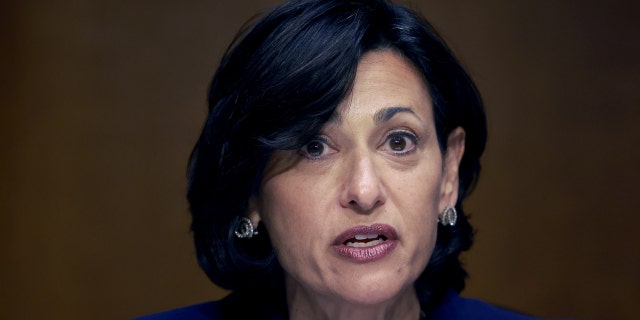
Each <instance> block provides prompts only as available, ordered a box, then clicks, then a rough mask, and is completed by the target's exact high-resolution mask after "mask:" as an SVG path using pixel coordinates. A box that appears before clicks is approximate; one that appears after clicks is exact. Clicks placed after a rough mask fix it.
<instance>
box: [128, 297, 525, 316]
mask: <svg viewBox="0 0 640 320" xmlns="http://www.w3.org/2000/svg"><path fill="white" fill-rule="evenodd" d="M231 296H233V294H231V295H230V296H228V297H227V298H224V299H222V300H220V301H213V302H206V303H202V304H197V305H193V306H189V307H185V308H180V309H175V310H171V311H165V312H161V313H157V314H153V315H148V316H143V317H140V318H136V320H179V319H180V320H182V319H189V320H228V319H235V318H237V319H247V318H246V316H247V314H246V311H247V310H241V307H238V309H240V310H233V311H234V312H233V313H231V314H230V313H229V311H230V310H228V309H229V308H225V305H226V304H228V301H229V300H233V298H231ZM249 305H251V304H250V303H248V304H245V307H244V308H245V309H246V308H251V307H249ZM276 314H277V313H276ZM249 319H268V320H284V319H286V316H283V315H282V314H279V315H276V316H266V317H261V316H257V317H256V316H255V315H254V316H250V317H249ZM430 319H431V320H463V319H465V320H466V319H472V320H533V319H536V318H534V317H530V316H525V315H522V314H519V313H516V312H513V311H509V310H506V309H502V308H499V307H496V306H493V305H491V304H488V303H486V302H483V301H480V300H476V299H470V298H463V297H460V296H459V295H458V294H457V293H456V292H455V291H453V290H451V291H449V292H448V293H447V295H446V296H445V298H444V301H443V302H442V303H441V304H440V305H439V306H438V308H436V309H435V311H434V312H433V314H432V315H431V317H430Z"/></svg>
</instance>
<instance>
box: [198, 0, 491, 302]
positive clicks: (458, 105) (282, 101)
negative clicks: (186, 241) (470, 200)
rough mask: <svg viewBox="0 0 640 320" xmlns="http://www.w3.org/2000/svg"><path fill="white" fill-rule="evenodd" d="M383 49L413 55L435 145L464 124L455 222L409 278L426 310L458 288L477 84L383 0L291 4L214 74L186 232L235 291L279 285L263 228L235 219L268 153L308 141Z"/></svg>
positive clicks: (427, 31)
mask: <svg viewBox="0 0 640 320" xmlns="http://www.w3.org/2000/svg"><path fill="white" fill-rule="evenodd" d="M381 49H389V50H393V51H394V52H397V53H398V54H400V55H401V56H403V57H404V58H405V59H407V61H410V62H411V63H413V65H414V66H415V67H416V68H417V70H418V71H419V72H420V73H421V74H422V75H423V76H424V79H425V81H426V84H427V86H428V88H429V91H430V94H431V97H432V100H433V114H434V119H435V126H436V130H437V136H438V142H439V145H440V148H441V150H442V151H443V152H444V151H445V150H446V147H447V146H446V143H447V136H448V134H449V133H450V132H451V131H452V130H453V129H455V128H456V127H459V126H460V127H462V128H463V129H464V130H465V132H466V141H465V152H464V156H463V158H462V161H461V164H460V170H459V179H460V183H459V197H458V201H457V203H456V209H457V211H458V222H457V224H456V225H455V226H454V227H441V226H440V227H438V237H437V241H436V246H435V249H434V252H433V254H432V256H431V259H430V261H429V263H428V265H427V268H426V269H425V271H424V272H423V273H422V275H421V276H420V277H419V278H418V280H417V281H416V283H415V287H416V290H417V292H418V297H419V299H420V301H421V304H422V308H423V309H426V310H431V309H432V308H433V307H434V306H435V305H436V304H437V303H438V302H439V301H440V299H442V297H443V296H444V294H445V293H446V292H447V291H448V290H451V289H454V290H457V291H461V290H462V289H463V288H464V283H465V278H466V272H465V270H464V268H463V267H462V265H461V263H460V260H459V255H460V253H461V252H462V251H465V250H467V249H469V248H470V246H471V244H472V241H473V240H472V239H473V229H472V227H471V225H470V224H469V222H468V220H467V216H466V215H465V214H464V211H463V208H462V201H463V200H464V198H465V197H466V196H467V195H468V194H469V192H471V190H472V189H473V187H474V185H475V182H476V180H477V177H478V174H479V171H480V161H479V160H480V156H481V154H482V152H483V151H484V148H485V144H486V136H487V129H486V120H485V114H484V110H483V106H482V101H481V98H480V95H479V93H478V91H477V90H476V87H475V85H474V84H473V82H472V80H471V79H470V77H469V76H468V74H467V73H466V72H465V71H464V69H463V68H462V67H461V66H460V63H459V62H458V61H457V60H456V58H455V57H454V55H453V54H452V52H451V50H450V49H449V48H448V46H447V45H446V44H445V42H444V41H443V40H442V39H441V38H440V36H439V35H438V34H437V33H436V31H435V30H434V29H433V28H432V27H431V25H430V24H429V23H428V22H427V21H426V20H425V19H424V18H422V17H421V16H420V15H419V14H417V13H415V12H413V11H412V10H410V9H408V8H406V7H403V6H400V5H398V4H394V3H392V2H390V1H385V0H322V1H318V0H294V1H288V2H286V3H284V4H281V5H280V6H277V7H275V8H274V9H272V10H271V11H270V12H268V13H267V14H266V15H264V16H263V17H262V18H261V19H259V20H257V22H255V23H253V24H250V25H248V26H247V27H245V28H244V29H243V30H242V31H241V32H240V33H239V34H238V36H237V37H236V39H235V40H234V41H233V42H232V44H231V46H230V47H229V48H228V49H227V52H226V53H225V55H224V57H223V58H222V61H221V63H220V66H219V68H218V70H217V72H216V73H215V75H214V77H213V80H212V82H211V86H210V91H209V114H208V117H207V120H206V123H205V125H204V128H203V130H202V134H201V135H200V137H199V139H198V141H197V143H196V145H195V148H194V149H193V152H192V154H191V158H190V162H189V171H188V199H189V203H190V210H191V214H192V218H193V220H192V225H191V229H192V232H193V237H194V241H195V247H196V253H197V257H198V261H199V263H200V266H201V267H202V268H203V269H204V271H205V272H206V274H207V275H208V277H209V278H210V279H211V281H213V282H214V283H215V284H217V285H219V286H221V287H223V288H226V289H230V290H236V291H243V290H246V289H248V288H252V290H256V288H269V287H271V288H273V287H274V286H282V270H281V267H280V265H279V264H278V261H277V259H276V258H275V254H274V251H273V248H272V247H271V244H270V242H269V239H268V230H265V229H264V227H263V226H262V224H261V225H260V229H259V231H260V232H259V236H258V238H257V239H256V238H253V239H250V240H243V239H236V238H235V237H234V234H233V229H234V228H233V226H234V225H235V223H236V222H237V220H238V219H239V218H240V217H242V216H244V215H245V214H246V211H247V206H248V200H249V198H250V197H251V196H252V195H255V194H257V192H258V189H259V186H260V182H261V180H262V173H263V170H264V168H265V164H266V163H267V161H268V160H269V158H270V156H271V154H272V153H273V151H275V150H281V149H297V148H300V147H302V146H303V145H304V144H305V143H307V142H309V140H310V139H312V138H313V137H314V136H315V135H316V134H317V133H318V132H319V130H320V129H321V128H322V126H323V125H324V124H325V122H326V121H327V120H328V119H329V118H330V117H331V116H332V115H333V114H334V113H335V110H336V107H337V105H338V104H339V103H340V102H341V101H342V100H343V99H344V97H345V96H346V95H347V94H348V93H349V92H350V90H351V87H352V85H353V82H354V79H355V73H356V68H357V65H358V62H359V61H360V59H361V57H362V56H363V55H364V54H365V53H367V52H370V51H373V50H381Z"/></svg>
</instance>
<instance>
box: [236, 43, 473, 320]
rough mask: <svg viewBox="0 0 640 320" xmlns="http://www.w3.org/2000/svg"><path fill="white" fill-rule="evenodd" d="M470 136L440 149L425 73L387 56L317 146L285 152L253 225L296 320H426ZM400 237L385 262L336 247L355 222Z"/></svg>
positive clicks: (375, 63) (457, 135) (270, 170)
mask: <svg viewBox="0 0 640 320" xmlns="http://www.w3.org/2000/svg"><path fill="white" fill-rule="evenodd" d="M464 139H465V135H464V131H463V130H462V129H461V128H457V129H455V130H453V131H452V132H451V134H450V135H449V137H448V140H447V141H448V143H447V148H446V151H445V153H444V154H443V153H442V152H441V151H440V148H439V146H438V142H437V137H436V131H435V124H434V119H433V114H432V103H431V97H430V95H429V91H428V89H427V86H426V84H425V82H424V80H423V78H422V76H421V75H420V74H419V73H418V72H417V70H416V69H415V68H414V67H413V66H412V64H411V63H409V62H408V61H407V60H405V59H404V58H402V57H401V56H399V55H398V54H396V53H394V52H392V51H390V50H383V51H374V52H370V53H367V54H366V55H364V56H363V57H362V59H361V61H360V63H359V65H358V69H357V73H356V79H355V83H354V87H353V90H352V92H351V94H350V95H349V96H348V97H347V98H346V99H345V100H344V101H343V102H342V103H341V104H340V105H339V106H338V108H337V114H336V116H335V117H334V118H333V119H332V120H330V121H329V122H328V123H327V124H326V125H325V127H324V128H323V129H322V130H321V132H320V134H319V136H318V138H317V139H316V140H314V141H313V142H311V143H310V144H308V145H307V146H306V147H303V148H302V149H301V150H298V151H278V152H276V153H275V154H274V156H273V157H272V159H271V161H270V164H269V165H268V167H267V169H266V171H265V178H264V180H263V182H262V186H261V190H260V193H259V195H258V196H255V197H253V198H252V199H251V200H250V207H249V212H248V217H249V218H250V219H251V220H252V222H253V223H254V224H257V223H264V224H265V226H266V228H267V230H269V235H270V237H271V241H272V244H273V246H274V248H275V250H276V253H277V255H278V260H279V262H280V263H281V265H282V267H283V268H284V270H285V272H286V280H285V281H286V290H287V302H288V306H289V313H290V317H291V319H418V317H419V312H420V307H419V303H418V299H417V296H416V293H415V290H414V288H413V283H414V281H415V280H416V279H417V277H418V276H419V275H420V273H422V271H423V270H424V268H425V267H426V265H427V263H428V261H429V258H430V256H431V254H432V252H433V248H434V246H435V242H436V236H437V216H438V214H439V213H440V212H442V211H443V210H444V208H445V206H447V205H453V204H455V203H456V200H457V197H458V194H457V190H458V167H459V163H460V159H461V158H462V154H463V153H464ZM375 223H380V224H386V225H389V226H391V227H393V228H395V230H396V231H397V246H396V247H395V248H394V249H393V250H392V251H391V252H389V253H388V254H387V255H385V256H384V257H382V258H380V259H377V260H374V261H367V262H364V263H362V262H354V261H353V260H350V259H347V258H345V257H343V256H341V255H339V254H337V253H336V251H335V250H334V249H333V248H332V245H333V244H334V242H335V240H336V237H337V236H338V235H339V234H341V233H342V232H344V231H345V230H347V229H349V228H352V227H354V226H361V225H364V226H369V225H372V224H375Z"/></svg>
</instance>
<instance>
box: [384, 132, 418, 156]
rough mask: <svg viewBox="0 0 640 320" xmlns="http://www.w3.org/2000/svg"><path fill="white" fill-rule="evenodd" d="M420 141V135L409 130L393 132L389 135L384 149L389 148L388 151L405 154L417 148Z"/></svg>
mask: <svg viewBox="0 0 640 320" xmlns="http://www.w3.org/2000/svg"><path fill="white" fill-rule="evenodd" d="M417 143H418V137H417V136H416V135H415V134H413V133H410V132H407V131H396V132H392V133H390V134H389V135H388V136H387V139H386V140H385V142H384V144H383V146H382V149H388V151H390V152H392V153H394V154H397V155H405V154H408V153H410V152H412V151H414V150H415V149H416V145H417Z"/></svg>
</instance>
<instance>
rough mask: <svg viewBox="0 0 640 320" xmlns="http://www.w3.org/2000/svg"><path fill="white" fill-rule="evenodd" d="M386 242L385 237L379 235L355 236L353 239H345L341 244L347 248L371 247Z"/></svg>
mask: <svg viewBox="0 0 640 320" xmlns="http://www.w3.org/2000/svg"><path fill="white" fill-rule="evenodd" d="M385 241H387V237H385V236H384V235H381V234H377V233H374V234H357V235H355V236H354V237H353V238H349V239H347V240H346V241H345V242H344V243H343V244H344V245H345V246H348V247H356V248H362V247H372V246H375V245H378V244H380V243H383V242H385Z"/></svg>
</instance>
